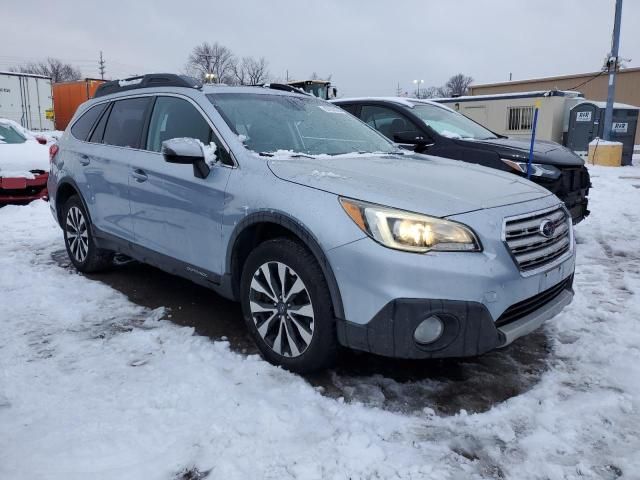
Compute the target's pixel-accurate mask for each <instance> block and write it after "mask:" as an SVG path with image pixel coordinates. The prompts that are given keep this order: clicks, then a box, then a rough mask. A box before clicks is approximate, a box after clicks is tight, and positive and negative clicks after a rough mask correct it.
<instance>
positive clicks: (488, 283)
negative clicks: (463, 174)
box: [327, 195, 575, 358]
mask: <svg viewBox="0 0 640 480" xmlns="http://www.w3.org/2000/svg"><path fill="white" fill-rule="evenodd" d="M557 205H558V200H557V198H555V197H553V196H551V195H550V196H548V197H545V198H542V199H539V200H537V201H536V202H535V204H534V205H533V208H532V203H531V202H526V203H523V204H514V205H510V206H507V207H500V208H497V209H485V210H479V211H475V212H470V213H466V214H461V215H456V216H453V217H451V218H452V219H453V220H456V221H459V222H461V223H464V224H466V225H469V226H471V227H472V228H473V229H474V230H475V233H476V234H477V235H478V237H479V239H480V241H481V243H482V245H483V251H482V252H477V253H471V252H460V253H453V252H440V253H438V252H431V253H428V254H412V253H407V252H401V251H397V250H391V249H388V248H386V247H383V246H381V245H379V244H377V243H375V242H374V241H373V240H371V239H369V238H364V239H361V240H358V241H355V242H351V243H349V244H347V245H343V246H341V247H338V248H334V249H332V250H329V251H328V252H327V256H328V260H329V263H330V264H331V266H332V269H333V272H334V274H335V277H336V281H337V283H338V287H339V289H340V293H341V296H342V302H343V306H344V312H345V318H344V319H338V321H337V325H338V327H337V328H338V338H339V340H340V342H341V343H342V344H343V345H345V346H348V347H351V348H355V349H358V350H365V351H369V352H372V353H376V354H380V355H386V356H391V357H403V358H433V357H459V356H470V355H479V354H481V353H484V352H487V351H489V350H492V349H494V348H497V347H501V346H504V345H507V344H509V343H510V342H512V341H513V340H514V339H516V338H518V337H519V336H522V335H525V334H527V333H529V332H530V331H532V330H533V329H535V328H537V327H539V326H540V324H541V323H542V322H544V321H545V320H548V319H549V318H551V317H553V316H554V315H556V314H557V313H558V311H560V310H561V309H562V308H563V307H564V306H565V305H567V304H568V303H569V302H570V301H571V298H572V296H573V293H572V279H573V272H574V268H575V248H573V246H572V248H571V250H570V251H569V252H568V253H567V254H565V255H564V256H563V257H562V258H560V259H559V260H558V261H557V262H556V261H554V262H552V263H550V264H549V266H548V267H547V268H541V269H540V270H539V271H536V272H535V273H533V274H530V273H527V274H526V275H525V274H523V273H522V272H520V270H519V269H518V267H517V265H516V264H515V261H514V259H513V258H512V257H511V254H510V253H509V251H508V249H507V248H506V246H505V244H504V243H503V242H502V240H501V233H502V228H503V219H504V218H509V217H512V216H516V215H519V214H525V213H526V214H528V213H530V212H531V210H538V209H544V208H545V207H554V206H557ZM433 314H436V315H437V316H438V317H442V319H443V321H444V322H443V323H445V331H447V330H446V329H447V328H448V332H450V333H451V335H449V336H448V337H447V338H448V340H446V341H445V340H443V339H444V338H445V337H446V335H443V337H441V338H440V339H439V340H437V341H436V342H434V343H433V344H431V345H428V346H426V347H425V346H424V345H419V344H417V342H416V341H415V340H414V331H415V329H416V327H417V326H418V325H419V324H420V323H421V322H422V321H423V320H425V319H426V318H427V317H429V316H430V315H433Z"/></svg>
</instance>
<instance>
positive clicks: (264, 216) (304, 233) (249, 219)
mask: <svg viewBox="0 0 640 480" xmlns="http://www.w3.org/2000/svg"><path fill="white" fill-rule="evenodd" d="M259 223H273V224H276V225H280V226H282V227H284V228H286V229H287V230H290V231H291V232H293V234H294V235H296V236H297V237H298V238H299V239H300V240H301V241H302V243H303V244H304V245H305V246H306V247H307V248H308V249H309V251H311V253H312V254H313V256H314V257H315V258H316V260H317V261H318V265H320V269H321V270H322V273H323V274H324V278H325V279H326V281H327V286H328V287H329V294H330V296H331V302H332V303H333V312H334V314H335V316H336V317H338V318H340V319H344V307H343V305H342V296H341V295H340V289H339V288H338V282H337V281H336V277H335V275H334V274H333V269H332V268H331V265H330V264H329V261H328V260H327V257H326V255H325V254H324V251H323V250H322V248H321V247H320V244H319V243H318V240H317V239H316V237H315V235H313V234H312V233H311V231H310V230H309V229H307V228H306V227H305V226H304V225H303V224H302V223H301V222H300V221H299V220H297V219H295V218H294V217H292V216H291V215H289V214H287V213H285V212H282V211H276V210H268V211H260V212H254V213H251V214H249V215H247V216H246V217H244V218H243V219H242V220H241V221H240V222H238V224H237V225H236V226H235V228H234V229H233V232H232V233H231V236H230V237H229V243H228V245H229V248H228V249H227V255H226V259H225V271H226V272H227V273H228V274H229V275H232V274H233V264H232V263H233V257H234V252H235V248H236V241H237V239H238V237H239V236H240V235H241V234H242V233H243V232H244V231H245V230H246V229H247V228H249V227H251V226H253V225H256V224H259Z"/></svg>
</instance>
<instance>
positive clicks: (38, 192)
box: [0, 173, 49, 205]
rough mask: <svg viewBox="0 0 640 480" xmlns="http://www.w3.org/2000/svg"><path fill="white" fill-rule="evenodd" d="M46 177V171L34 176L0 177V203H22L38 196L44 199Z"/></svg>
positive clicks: (47, 175) (45, 195) (46, 192)
mask: <svg viewBox="0 0 640 480" xmlns="http://www.w3.org/2000/svg"><path fill="white" fill-rule="evenodd" d="M48 178H49V174H48V173H42V174H39V175H36V176H35V178H2V177H0V205H7V204H24V203H29V202H31V201H33V200H38V199H40V198H44V199H45V200H46V199H47V198H48V190H47V180H48Z"/></svg>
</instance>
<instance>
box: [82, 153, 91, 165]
mask: <svg viewBox="0 0 640 480" xmlns="http://www.w3.org/2000/svg"><path fill="white" fill-rule="evenodd" d="M89 163H91V159H90V158H89V155H85V154H84V153H82V154H80V165H83V166H85V167H86V166H87V165H89Z"/></svg>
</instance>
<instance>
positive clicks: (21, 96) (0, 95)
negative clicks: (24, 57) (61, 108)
mask: <svg viewBox="0 0 640 480" xmlns="http://www.w3.org/2000/svg"><path fill="white" fill-rule="evenodd" d="M0 118H8V119H9V120H13V121H14V122H17V123H19V124H20V125H22V126H23V127H24V128H28V129H29V130H36V131H38V130H53V126H54V125H53V98H52V94H51V79H50V78H49V77H45V76H43V75H32V74H28V73H15V72H0Z"/></svg>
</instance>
